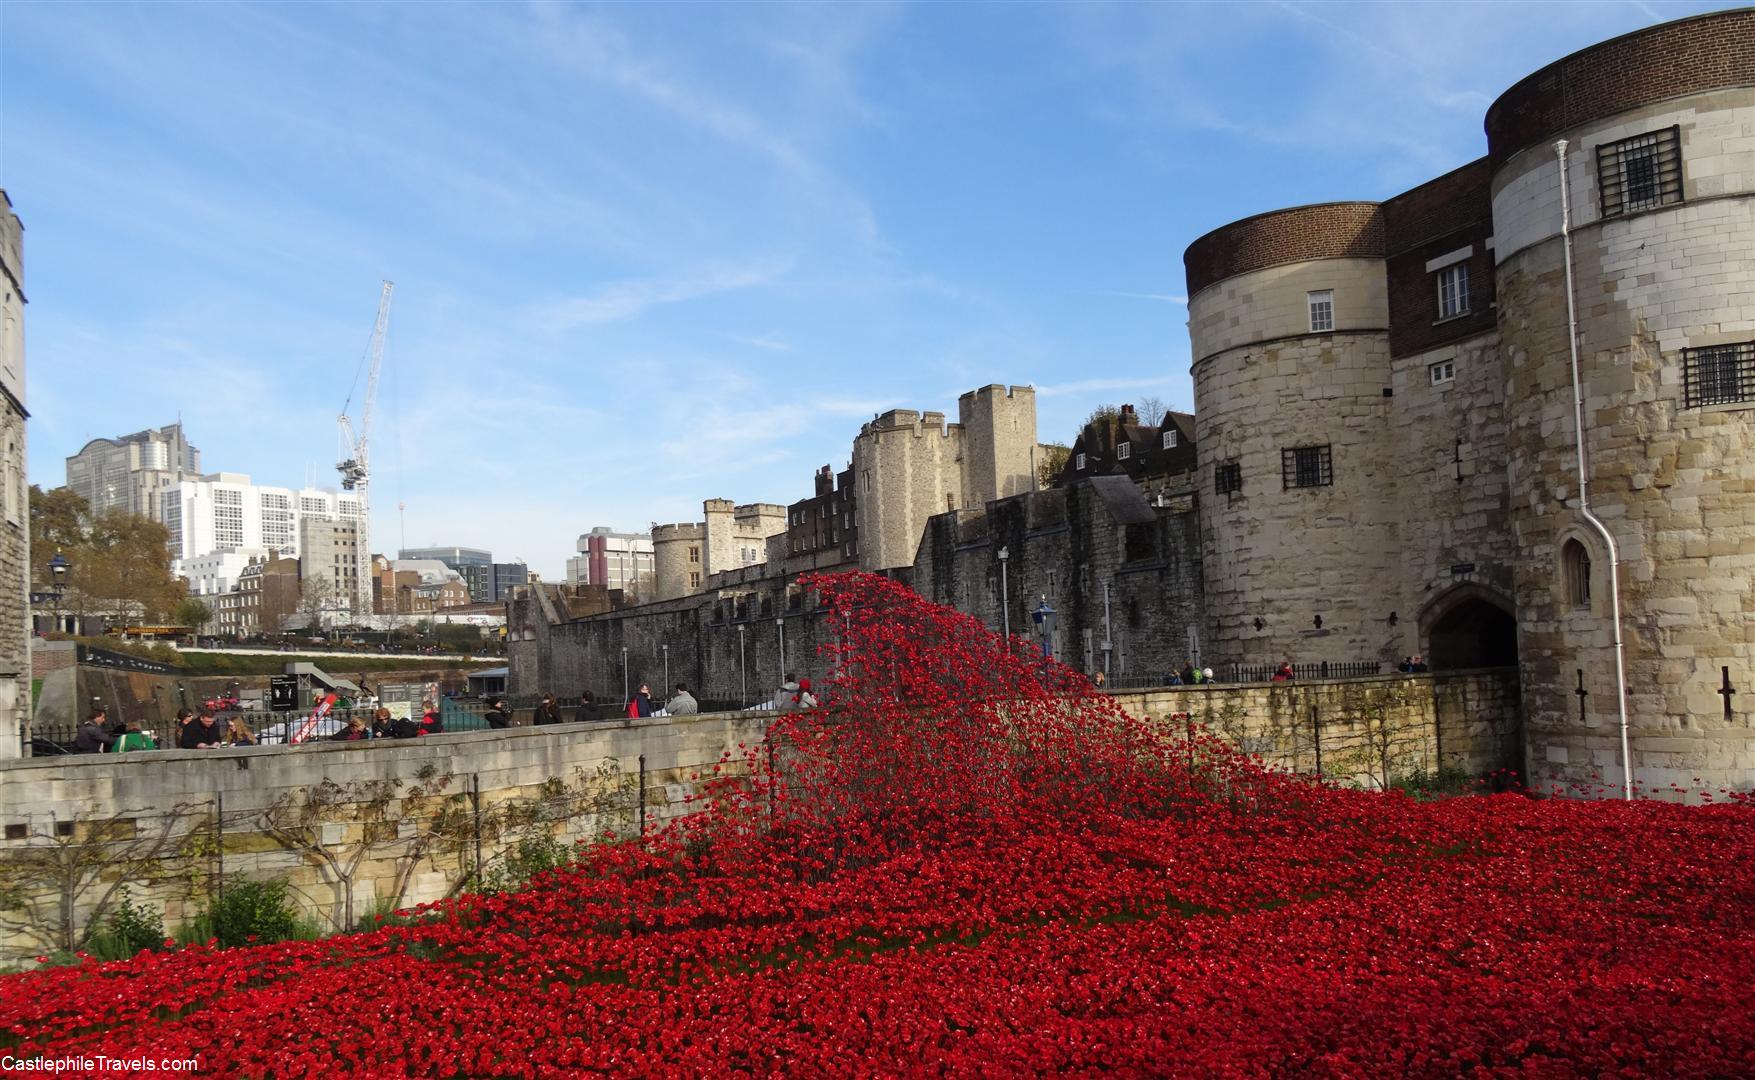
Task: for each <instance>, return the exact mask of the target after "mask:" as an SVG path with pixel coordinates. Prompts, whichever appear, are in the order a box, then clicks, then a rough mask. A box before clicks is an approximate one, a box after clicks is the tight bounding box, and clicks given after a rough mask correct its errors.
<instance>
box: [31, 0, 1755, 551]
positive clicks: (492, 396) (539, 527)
mask: <svg viewBox="0 0 1755 1080" xmlns="http://www.w3.org/2000/svg"><path fill="white" fill-rule="evenodd" d="M1718 6H1729V5H1714V4H1694V3H1677V4H1667V3H1656V2H1644V3H1638V2H1636V3H1602V4H1583V3H1580V4H1535V3H1525V4H1479V5H1476V4H1465V3H1451V4H1421V5H1406V6H1399V5H1388V4H1363V5H1348V4H1314V3H1277V4H1276V3H1258V4H1230V5H1214V6H1201V5H1180V4H1178V5H1170V4H1163V5H1150V4H1117V5H1103V4H1079V5H1064V6H1062V5H1032V6H982V5H972V4H971V5H961V4H959V5H949V4H934V5H885V4H861V5H856V6H855V5H849V6H831V5H824V4H810V5H799V6H792V5H784V4H762V5H748V6H737V5H731V4H643V5H625V6H601V7H599V6H578V7H575V6H562V5H549V4H535V5H524V4H512V3H501V4H492V5H486V6H469V5H463V4H443V5H441V4H425V5H422V4H393V5H365V4H351V5H338V6H323V5H308V4H296V5H284V6H274V5H265V6H242V5H230V4H224V5H222V4H188V5H178V4H145V3H138V4H136V3H105V4H92V5H80V4H31V3H18V2H14V3H10V4H6V5H4V6H0V186H4V187H5V188H6V189H7V191H8V193H9V194H10V196H11V198H12V201H13V203H14V206H15V208H16V210H17V212H18V214H19V216H20V217H21V218H22V220H23V221H24V223H25V227H26V256H25V258H26V264H25V266H26V291H27V295H28V296H29V298H30V301H31V303H30V307H29V309H28V312H27V318H26V333H27V364H28V369H29V370H28V376H27V378H28V386H29V405H30V408H31V411H32V413H33V419H32V423H31V436H30V438H31V458H32V461H31V468H30V475H31V479H32V480H33V481H34V482H37V483H42V484H44V485H50V486H52V485H56V484H60V483H62V482H64V480H65V469H64V458H65V456H66V455H68V454H71V453H73V452H75V451H77V450H78V449H79V447H80V446H82V445H83V444H84V443H85V441H86V440H87V439H89V438H93V437H96V436H102V435H116V434H120V433H123V432H127V431H135V430H139V429H140V428H143V427H148V426H156V425H158V424H162V423H166V422H169V421H171V420H174V419H175V418H176V417H177V416H178V415H181V416H182V418H183V421H184V422H185V424H186V425H187V426H188V429H189V431H190V435H191V438H192V440H193V441H194V442H195V443H196V445H197V446H199V447H200V448H201V451H202V462H203V466H204V467H205V468H206V469H209V470H220V469H224V470H227V471H236V472H247V473H250V474H251V475H252V476H253V477H254V478H255V479H256V480H257V481H258V482H262V483H275V484H283V485H291V486H297V485H299V484H301V483H303V482H304V481H305V479H306V477H307V476H308V475H316V476H317V477H318V478H319V480H320V481H321V482H322V483H323V484H325V485H327V484H331V483H332V482H333V477H334V472H333V468H332V466H333V464H334V462H335V461H336V460H337V458H336V444H337V438H336V434H335V427H336V425H335V416H336V413H337V412H339V410H340V408H341V405H342V403H343V400H344V399H345V398H346V396H347V392H348V387H349V385H350V383H351V382H352V380H353V376H354V372H355V369H356V367H357V365H358V362H359V359H360V356H361V354H362V352H363V351H364V349H365V345H366V340H367V338H368V336H369V333H370V330H371V325H372V318H373V314H374V311H375V306H376V302H377V294H378V282H379V280H380V278H386V277H387V278H390V279H392V280H394V281H395V282H396V301H395V308H394V313H393V316H392V328H391V334H390V344H389V349H388V358H387V360H386V370H385V376H384V382H383V386H382V388H381V391H380V399H379V406H378V416H377V419H376V421H375V423H374V438H373V457H374V462H375V465H376V470H375V478H374V484H373V501H374V513H373V519H374V524H373V528H374V547H376V548H378V549H380V550H382V549H386V548H390V547H393V546H394V544H395V542H396V540H397V538H398V537H399V535H401V533H400V531H399V528H398V523H397V514H396V503H397V502H398V501H399V500H401V501H404V502H406V504H407V512H406V539H407V541H408V543H409V544H410V545H411V546H413V545H425V544H428V543H444V544H465V545H473V546H482V547H489V548H491V549H492V550H493V551H494V552H495V554H496V555H497V556H499V557H501V558H512V557H522V558H525V559H527V560H528V561H529V562H530V563H531V565H532V567H533V568H535V569H536V570H538V571H539V572H541V573H542V574H543V575H544V576H545V577H546V578H549V579H550V580H553V579H555V578H557V577H559V576H560V574H561V572H562V569H563V566H564V561H565V559H566V557H567V556H568V555H569V554H571V553H572V548H573V543H574V540H575V538H576V537H577V535H578V534H579V533H580V532H581V531H584V530H585V529H587V528H589V527H591V526H593V525H599V524H604V525H612V526H615V527H617V528H622V529H643V528H645V527H646V526H647V525H648V524H649V523H650V522H653V521H659V522H667V521H679V520H694V519H695V518H696V517H697V516H698V514H699V510H700V503H701V500H702V499H703V498H709V497H728V498H733V499H736V500H738V501H740V502H748V501H757V500H761V501H773V502H789V501H792V500H794V499H798V498H801V497H804V496H805V495H808V494H809V493H810V490H811V474H812V472H813V471H814V470H815V469H816V468H817V467H818V466H820V465H822V464H825V463H830V464H833V465H835V466H836V467H837V468H840V467H842V466H843V465H844V464H845V461H846V458H847V454H848V449H849V446H850V443H851V439H852V436H853V434H854V433H855V432H856V431H857V429H858V425H859V424H860V422H861V421H863V420H867V419H870V418H871V416H872V414H873V413H875V412H878V411H880V410H882V409H886V408H893V407H907V408H919V409H940V410H943V411H945V412H947V413H949V414H953V415H954V413H955V406H956V397H957V395H958V394H959V393H961V392H962V391H964V390H967V389H970V388H973V387H975V386H979V385H983V384H985V383H990V382H1004V383H1033V384H1035V385H1036V387H1037V390H1038V395H1039V397H1038V406H1039V408H1038V417H1039V424H1040V432H1039V434H1040V436H1041V437H1042V439H1043V440H1044V441H1054V440H1059V441H1070V440H1071V438H1072V436H1073V435H1074V434H1075V433H1076V425H1077V424H1078V422H1079V420H1080V419H1081V418H1082V417H1083V416H1084V415H1085V414H1086V413H1087V412H1088V411H1089V410H1090V409H1091V408H1092V407H1094V406H1096V405H1099V404H1103V403H1110V402H1120V401H1125V400H1137V399H1138V398H1140V397H1143V396H1147V395H1153V396H1157V397H1159V398H1162V399H1164V400H1166V401H1168V402H1170V403H1171V404H1172V405H1175V406H1177V407H1183V408H1187V407H1190V406H1191V404H1192V400H1191V387H1190V382H1189V378H1188V362H1189V357H1188V339H1187V333H1186V328H1185V318H1186V312H1185V310H1184V308H1183V306H1182V304H1181V294H1182V293H1183V291H1184V284H1183V277H1182V265H1181V253H1182V249H1183V248H1184V247H1185V246H1186V245H1187V244H1188V242H1189V241H1191V240H1192V239H1194V238H1195V237H1196V236H1198V235H1200V234H1201V233H1203V232H1205V231H1206V230H1208V229H1211V228H1213V227H1214V226H1217V225H1220V224H1223V223H1225V222H1227V221H1230V220H1233V219H1235V218H1238V217H1242V216H1245V215H1248V214H1252V213H1256V212H1259V211H1262V210H1266V209H1271V208H1274V207H1279V206H1287V205H1295V204H1299V203H1308V202H1319V201H1324V200H1330V199H1354V198H1366V199H1375V198H1383V197H1386V196H1389V195H1393V194H1395V193H1396V192H1399V191H1402V190H1405V189H1406V188H1408V187H1410V186H1413V185H1414V184H1417V183H1419V182H1421V181H1422V180H1425V179H1428V178H1430V177H1432V176H1435V175H1437V174H1438V173H1440V172H1443V171H1445V170H1448V169H1450V168H1453V167H1455V166H1457V165H1460V164H1462V163H1464V162H1466V161H1469V160H1471V159H1473V158H1475V157H1477V156H1479V155H1480V154H1481V153H1482V152H1483V151H1484V141H1483V137H1482V134H1481V121H1482V116H1483V113H1484V111H1485V109H1486V106H1487V105H1488V103H1489V102H1491V100H1492V99H1493V98H1494V97H1495V96H1496V95H1497V94H1498V93H1499V92H1500V91H1502V90H1504V89H1505V88H1506V87H1507V86H1509V85H1510V84H1511V83H1513V82H1515V81H1516V80H1517V79H1518V78H1520V77H1522V76H1523V75H1525V74H1527V73H1529V72H1530V71H1532V70H1534V69H1535V68H1537V67H1540V66H1541V65H1542V64H1544V63H1547V62H1548V61H1550V60H1553V59H1556V58H1558V57H1559V56H1561V55H1563V54H1565V53H1567V52H1570V51H1572V50H1574V49H1578V48H1581V47H1583V46H1586V45H1589V44H1591V43H1593V42H1595V41H1598V40H1601V39H1603V38H1606V37H1611V36H1613V35H1615V34H1619V33H1624V32H1626V31H1629V30H1633V29H1637V28H1639V27H1641V26H1644V25H1649V24H1651V23H1653V22H1657V21H1662V20H1664V19H1668V18H1675V17H1679V16H1682V15H1686V14H1690V13H1692V12H1695V11H1700V10H1706V9H1708V8H1711V7H1718Z"/></svg>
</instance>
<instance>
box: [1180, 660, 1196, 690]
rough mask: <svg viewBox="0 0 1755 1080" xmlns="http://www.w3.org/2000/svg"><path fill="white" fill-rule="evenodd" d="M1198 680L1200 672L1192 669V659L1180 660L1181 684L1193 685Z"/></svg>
mask: <svg viewBox="0 0 1755 1080" xmlns="http://www.w3.org/2000/svg"><path fill="white" fill-rule="evenodd" d="M1198 682H1200V673H1199V672H1198V671H1196V670H1195V669H1194V661H1193V660H1184V661H1183V662H1182V685H1184V686H1193V685H1195V684H1196V683H1198Z"/></svg>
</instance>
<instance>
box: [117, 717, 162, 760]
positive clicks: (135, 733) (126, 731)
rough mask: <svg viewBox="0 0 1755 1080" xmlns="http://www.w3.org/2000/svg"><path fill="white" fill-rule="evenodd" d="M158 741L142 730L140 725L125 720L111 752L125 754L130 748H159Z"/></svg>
mask: <svg viewBox="0 0 1755 1080" xmlns="http://www.w3.org/2000/svg"><path fill="white" fill-rule="evenodd" d="M157 749H158V742H157V740H155V739H154V738H153V737H152V736H151V735H148V734H147V733H146V732H144V731H141V730H140V727H139V725H137V724H134V723H129V722H126V721H124V722H123V724H122V730H121V732H120V733H119V734H117V736H116V741H115V742H114V743H112V744H111V745H110V752H111V753H115V754H125V753H127V752H128V751H130V750H157Z"/></svg>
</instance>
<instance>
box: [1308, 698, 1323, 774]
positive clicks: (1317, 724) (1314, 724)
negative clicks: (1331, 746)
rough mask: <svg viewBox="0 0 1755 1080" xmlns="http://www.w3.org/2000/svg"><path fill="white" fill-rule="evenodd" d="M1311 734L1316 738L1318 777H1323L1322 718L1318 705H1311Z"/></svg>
mask: <svg viewBox="0 0 1755 1080" xmlns="http://www.w3.org/2000/svg"><path fill="white" fill-rule="evenodd" d="M1310 734H1311V735H1312V736H1313V737H1314V738H1315V740H1316V778H1317V779H1318V780H1321V779H1322V720H1321V718H1320V716H1319V715H1318V714H1317V711H1316V706H1314V705H1312V706H1310Z"/></svg>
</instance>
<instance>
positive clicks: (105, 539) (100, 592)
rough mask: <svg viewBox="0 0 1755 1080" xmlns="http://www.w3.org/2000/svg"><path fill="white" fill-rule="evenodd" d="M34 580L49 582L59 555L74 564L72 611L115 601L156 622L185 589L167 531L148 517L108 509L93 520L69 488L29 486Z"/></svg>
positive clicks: (67, 600) (69, 593)
mask: <svg viewBox="0 0 1755 1080" xmlns="http://www.w3.org/2000/svg"><path fill="white" fill-rule="evenodd" d="M30 530H31V580H32V581H33V582H34V583H36V584H38V585H43V584H47V583H49V582H50V581H51V579H52V574H51V573H50V571H49V562H50V560H52V559H53V558H54V557H55V556H56V555H60V556H62V557H63V558H64V559H66V560H67V563H68V564H69V566H70V567H71V570H70V571H69V573H68V575H67V580H66V583H65V584H66V595H65V597H64V604H65V607H66V608H67V610H69V611H71V612H73V613H74V614H77V615H84V614H85V613H86V612H87V611H90V610H94V609H97V610H102V609H105V608H107V607H109V606H111V602H113V601H115V602H120V603H121V604H122V605H123V606H124V607H133V606H137V607H138V612H137V613H138V614H139V615H141V616H142V617H144V618H146V619H147V620H149V621H155V620H157V619H160V618H163V617H165V616H167V615H169V614H170V612H171V609H173V608H175V607H176V606H177V602H178V601H179V600H181V599H182V598H183V592H184V590H183V585H182V583H181V582H179V581H178V580H177V579H176V577H175V576H174V575H172V573H171V550H170V531H169V530H168V529H166V528H165V527H164V526H163V525H161V524H159V523H158V522H156V521H153V520H151V519H149V518H144V517H139V516H137V515H134V514H124V513H120V512H118V511H109V512H107V513H104V514H100V515H96V516H94V515H93V514H92V513H91V510H90V507H88V506H87V505H86V502H85V500H84V499H82V498H80V497H79V496H78V495H77V494H76V493H74V492H73V491H71V490H69V489H68V488H64V487H63V488H55V489H53V490H50V491H44V490H43V489H42V488H41V487H37V486H34V485H33V486H32V487H31V489H30Z"/></svg>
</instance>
